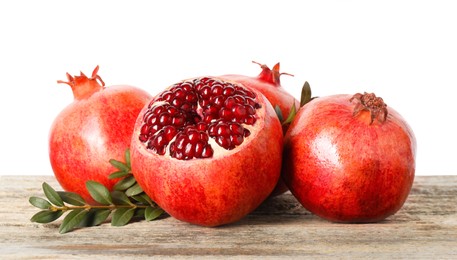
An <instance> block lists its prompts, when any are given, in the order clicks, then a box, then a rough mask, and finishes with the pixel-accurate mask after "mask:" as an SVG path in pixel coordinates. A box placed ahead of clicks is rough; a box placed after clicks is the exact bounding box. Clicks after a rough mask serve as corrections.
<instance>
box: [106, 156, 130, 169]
mask: <svg viewBox="0 0 457 260" xmlns="http://www.w3.org/2000/svg"><path fill="white" fill-rule="evenodd" d="M109 163H111V165H112V166H114V167H116V168H117V169H119V170H121V171H124V172H129V171H130V167H128V166H127V165H126V164H124V163H123V162H120V161H118V160H114V159H111V160H109Z"/></svg>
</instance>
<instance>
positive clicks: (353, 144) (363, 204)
mask: <svg viewBox="0 0 457 260" xmlns="http://www.w3.org/2000/svg"><path fill="white" fill-rule="evenodd" d="M351 97H352V95H334V96H328V97H321V98H318V99H315V100H313V101H312V102H310V103H308V104H306V105H305V106H304V107H303V108H301V109H300V110H299V112H298V113H297V115H296V118H295V120H294V121H293V122H292V124H291V126H290V128H289V131H288V132H287V134H286V137H285V146H284V164H283V173H282V174H283V177H284V180H285V182H286V184H287V185H288V187H289V189H290V190H291V192H292V194H293V195H294V196H295V197H296V198H297V199H298V201H299V202H300V203H301V204H302V205H303V206H304V207H305V208H306V209H308V210H309V211H310V212H312V213H314V214H316V215H318V216H320V217H322V218H324V219H327V220H330V221H335V222H355V223H357V222H377V221H381V220H383V219H385V218H387V217H388V216H390V215H392V214H394V213H396V212H397V211H398V210H399V209H400V208H401V207H402V205H403V204H404V202H405V200H406V199H407V197H408V194H409V192H410V190H411V186H412V184H413V180H414V172H415V154H416V139H415V137H414V134H413V132H412V129H411V128H410V127H409V126H408V124H407V122H406V121H405V120H404V119H403V118H402V117H401V116H400V114H398V113H397V112H396V111H395V110H394V109H392V108H391V107H387V111H388V114H387V117H386V120H385V121H384V122H381V121H380V120H377V118H375V119H374V121H373V122H372V123H370V122H371V113H370V111H367V110H362V111H360V112H359V113H357V114H356V115H353V113H354V108H355V106H356V102H355V101H354V100H353V101H352V102H350V99H351ZM381 117H382V116H381Z"/></svg>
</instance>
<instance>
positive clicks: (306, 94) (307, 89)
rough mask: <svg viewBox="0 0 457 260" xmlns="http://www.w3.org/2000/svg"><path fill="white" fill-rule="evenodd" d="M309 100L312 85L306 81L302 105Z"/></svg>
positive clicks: (302, 91) (302, 93) (301, 99)
mask: <svg viewBox="0 0 457 260" xmlns="http://www.w3.org/2000/svg"><path fill="white" fill-rule="evenodd" d="M309 101H311V86H310V85H309V83H308V81H306V82H305V84H303V87H302V89H301V98H300V107H302V106H304V105H305V104H306V103H308V102H309Z"/></svg>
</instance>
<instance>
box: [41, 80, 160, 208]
mask: <svg viewBox="0 0 457 260" xmlns="http://www.w3.org/2000/svg"><path fill="white" fill-rule="evenodd" d="M61 83H62V82H61ZM72 84H73V85H74V86H72V88H73V92H74V96H75V100H74V101H73V102H72V103H71V104H69V105H68V106H67V107H66V108H65V109H64V110H62V111H61V112H60V114H59V115H58V116H57V118H56V119H55V120H54V122H53V125H52V127H51V130H50V135H49V158H50V162H51V166H52V169H53V171H54V174H55V176H56V178H57V181H58V182H59V183H60V185H61V186H62V188H63V189H64V190H66V191H71V192H75V193H78V194H80V195H81V196H82V197H83V198H84V199H85V200H86V201H88V202H90V203H93V202H94V200H93V199H92V198H91V196H90V195H89V193H88V191H87V189H86V186H85V183H86V181H88V180H93V181H97V182H100V183H102V184H103V185H105V186H106V187H107V188H109V189H110V190H111V189H112V186H113V185H114V184H115V182H116V181H117V180H109V179H108V175H109V174H111V173H113V172H115V171H116V168H114V167H113V166H111V164H110V163H109V160H110V159H120V158H123V157H124V152H125V150H126V149H127V148H128V147H129V146H130V140H131V136H132V133H133V127H134V125H135V121H136V118H137V116H138V114H139V112H140V111H141V109H142V108H143V107H144V105H145V104H147V102H148V101H149V100H150V98H151V96H150V95H149V94H148V93H147V92H145V91H143V90H141V89H138V88H135V87H132V86H127V85H118V86H110V87H106V88H105V87H104V86H103V85H104V84H103V83H102V85H100V84H99V83H98V82H97V81H96V79H95V78H87V77H86V76H85V75H83V74H82V76H75V78H74V81H73V82H71V81H70V84H69V85H72ZM78 89H79V90H78Z"/></svg>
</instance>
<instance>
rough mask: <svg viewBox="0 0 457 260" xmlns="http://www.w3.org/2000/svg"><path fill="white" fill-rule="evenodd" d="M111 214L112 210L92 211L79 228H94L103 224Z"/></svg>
mask: <svg viewBox="0 0 457 260" xmlns="http://www.w3.org/2000/svg"><path fill="white" fill-rule="evenodd" d="M110 214H111V210H110V209H91V210H90V211H89V213H87V215H86V216H85V217H84V219H83V220H82V221H81V223H79V225H78V227H93V226H98V225H100V224H102V223H103V222H104V221H105V220H106V219H107V218H108V216H109V215H110Z"/></svg>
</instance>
